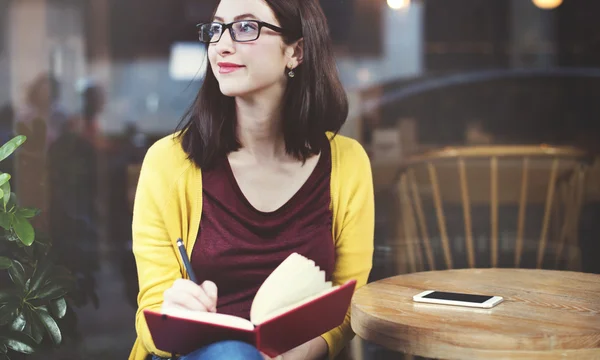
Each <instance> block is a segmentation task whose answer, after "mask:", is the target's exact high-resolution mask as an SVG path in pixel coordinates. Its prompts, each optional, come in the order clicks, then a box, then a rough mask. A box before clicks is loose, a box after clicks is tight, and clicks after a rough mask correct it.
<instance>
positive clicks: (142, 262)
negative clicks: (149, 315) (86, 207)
mask: <svg viewBox="0 0 600 360" xmlns="http://www.w3.org/2000/svg"><path fill="white" fill-rule="evenodd" d="M328 135H330V139H332V140H331V141H330V144H331V160H332V166H331V168H332V169H331V208H332V211H333V239H334V241H335V249H336V262H335V268H334V272H333V279H332V281H333V283H334V284H341V283H344V282H346V281H347V280H349V279H356V281H357V288H358V287H360V286H362V285H364V284H365V283H366V282H367V278H368V276H369V273H370V271H371V267H372V255H373V237H374V197H373V181H372V176H371V167H370V162H369V158H368V157H367V154H366V152H365V151H364V149H363V148H362V146H361V145H360V144H359V143H358V142H357V141H355V140H352V139H350V138H347V137H344V136H341V135H337V136H335V137H332V136H331V134H328ZM201 214H202V175H201V172H200V169H199V168H198V167H197V166H195V165H194V163H193V162H192V161H190V160H189V159H188V158H187V156H186V154H185V153H184V152H183V150H182V148H181V145H180V142H179V140H178V139H177V138H175V137H174V136H172V135H169V136H167V137H165V138H163V139H161V140H159V141H158V142H156V143H155V144H154V145H152V146H151V147H150V149H149V150H148V152H147V154H146V157H145V159H144V162H143V165H142V169H141V173H140V178H139V182H138V186H137V191H136V196H135V205H134V210H133V226H132V228H133V253H134V255H135V259H136V263H137V271H138V278H139V286H140V289H139V294H138V310H137V313H136V321H135V326H136V331H137V339H136V341H135V344H134V346H133V349H132V351H131V354H130V355H129V360H145V359H146V357H147V356H148V354H150V353H152V354H155V355H158V356H162V357H169V356H170V355H171V354H168V353H165V352H163V351H160V350H157V349H156V347H155V346H154V342H153V341H152V337H151V335H150V332H149V330H148V326H147V324H146V321H145V319H144V316H143V312H142V311H143V310H144V309H152V310H156V311H160V308H161V305H162V302H163V293H164V291H165V290H166V289H168V288H169V287H171V285H172V284H173V282H174V281H175V280H176V279H178V278H182V277H184V278H188V276H187V273H186V272H185V270H184V267H183V264H182V263H181V262H180V260H179V256H178V250H177V245H176V240H177V238H181V239H183V241H184V243H185V246H186V248H187V251H188V253H189V254H188V255H190V256H191V251H192V249H193V248H194V242H195V241H196V238H197V235H198V228H199V225H200V216H201ZM322 336H323V338H324V339H325V341H326V342H327V345H328V348H329V358H330V359H333V358H335V357H336V356H337V354H338V353H339V352H340V351H341V350H342V348H343V347H344V346H345V345H346V344H347V343H348V341H350V340H351V339H352V337H353V336H354V333H353V332H352V329H351V327H350V310H348V313H347V314H346V319H345V321H344V323H343V324H342V325H341V326H339V327H337V328H335V329H333V330H331V331H329V332H327V333H325V334H323V335H322Z"/></svg>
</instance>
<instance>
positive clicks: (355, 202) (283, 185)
mask: <svg viewBox="0 0 600 360" xmlns="http://www.w3.org/2000/svg"><path fill="white" fill-rule="evenodd" d="M199 29H200V40H201V41H203V42H207V43H208V44H209V45H208V60H209V64H210V69H209V71H207V74H206V78H205V79H204V82H203V85H202V88H201V90H200V92H199V94H198V96H197V98H196V100H195V102H194V104H193V106H192V107H191V108H190V110H189V111H188V114H187V115H186V117H185V118H184V121H183V122H182V124H183V125H182V128H181V131H179V132H178V133H177V135H176V136H169V137H167V138H164V139H162V140H159V141H158V142H157V143H156V144H154V145H153V146H152V147H151V149H149V151H148V153H147V155H146V158H145V160H144V163H143V166H142V171H141V174H140V180H139V184H138V189H137V193H136V199H135V209H134V219H133V251H134V254H135V257H136V262H137V267H138V273H139V283H140V293H139V296H138V302H139V309H138V312H137V316H136V329H137V333H138V339H137V341H136V344H135V345H134V349H133V351H132V353H131V356H130V359H136V360H137V359H139V360H142V359H147V358H148V359H149V358H153V359H161V358H169V356H170V355H169V354H167V353H164V352H162V351H159V350H157V349H156V347H155V345H154V343H153V341H152V338H151V336H150V333H149V331H148V328H147V325H146V323H145V320H144V316H143V313H142V311H143V310H144V309H152V310H157V311H158V310H161V309H162V311H168V310H170V309H175V308H186V309H191V310H196V311H217V312H219V313H226V314H232V315H236V316H242V317H245V318H248V316H249V309H250V304H251V302H252V299H253V297H254V295H255V293H256V291H257V289H258V287H259V286H260V285H261V283H262V282H263V281H264V280H265V279H266V277H267V276H268V275H269V274H270V273H271V272H272V271H273V270H274V269H275V268H276V267H277V265H279V264H280V263H281V262H282V261H283V260H284V259H285V258H286V257H287V256H288V255H289V254H290V253H292V252H298V253H300V254H302V255H304V256H306V257H307V258H309V259H312V260H314V261H315V263H316V264H317V265H318V266H319V267H320V268H321V269H322V270H324V271H325V273H326V276H327V278H328V279H329V280H331V281H332V282H333V283H334V284H341V283H344V282H346V281H347V280H349V279H356V281H357V287H358V286H361V285H363V284H365V283H366V281H367V278H368V276H369V272H370V270H371V266H372V264H371V261H372V260H371V259H372V253H373V228H374V208H373V187H372V178H371V170H370V164H369V160H368V158H367V155H366V153H365V151H364V150H363V148H362V147H361V146H360V145H359V144H358V143H357V142H356V141H354V140H351V139H348V138H345V137H343V136H340V135H335V134H336V133H337V132H338V131H339V129H340V128H341V126H342V125H343V123H344V121H345V118H346V116H347V114H348V104H347V99H346V96H345V93H344V91H343V88H342V86H341V84H340V81H339V79H338V76H337V71H336V67H335V61H334V58H333V54H332V50H331V43H330V38H329V35H328V27H327V23H326V19H325V16H324V15H323V12H322V10H321V8H320V6H319V4H318V0H222V1H221V2H220V4H219V5H218V7H217V9H216V11H215V13H214V17H213V19H212V23H208V24H203V25H200V26H199ZM178 238H182V239H183V240H184V242H185V245H186V248H187V251H188V254H189V256H190V258H191V263H192V268H193V271H194V273H195V275H196V277H197V281H198V284H200V285H196V284H195V283H193V282H192V281H190V280H188V279H187V274H186V273H185V271H184V268H183V265H182V264H181V262H180V261H179V260H178V259H179V258H178V256H177V247H176V240H177V239H178ZM182 274H183V275H182ZM182 277H185V279H182ZM290 331H293V330H292V329H290ZM352 336H353V334H352V331H351V328H350V316H349V313H348V315H347V317H346V320H345V321H344V323H343V324H342V325H341V326H339V327H338V328H336V329H333V330H331V331H329V332H327V333H325V334H323V335H322V336H319V337H317V338H315V339H312V340H310V341H308V342H307V343H305V344H303V345H301V346H299V347H297V348H295V349H293V350H291V351H289V352H288V353H286V354H283V356H282V357H283V359H285V360H289V359H320V358H325V357H329V358H334V357H336V356H337V354H338V353H339V352H340V350H341V349H342V348H343V347H344V346H345V345H346V344H347V342H348V341H349V340H350V339H351V337H352ZM149 354H153V357H149ZM220 358H222V359H237V358H244V359H255V358H260V359H262V356H261V354H260V353H259V352H258V351H257V350H256V349H255V348H253V347H251V346H250V345H246V344H243V343H237V342H222V343H216V344H213V345H209V346H207V347H205V348H201V349H198V351H196V352H194V353H191V354H188V355H186V356H183V357H181V358H180V359H181V360H191V359H194V360H196V359H220Z"/></svg>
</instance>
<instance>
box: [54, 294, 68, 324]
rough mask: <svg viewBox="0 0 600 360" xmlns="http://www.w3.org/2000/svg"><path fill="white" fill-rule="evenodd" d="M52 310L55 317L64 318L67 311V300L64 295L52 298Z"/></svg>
mask: <svg viewBox="0 0 600 360" xmlns="http://www.w3.org/2000/svg"><path fill="white" fill-rule="evenodd" d="M50 312H51V313H52V315H54V317H56V318H58V319H62V318H63V317H64V316H65V314H66V313H67V301H66V300H65V298H64V297H61V298H59V299H55V300H52V302H50Z"/></svg>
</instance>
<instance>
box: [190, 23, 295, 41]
mask: <svg viewBox="0 0 600 360" xmlns="http://www.w3.org/2000/svg"><path fill="white" fill-rule="evenodd" d="M240 22H254V23H256V24H258V31H257V35H256V39H252V40H242V41H239V40H237V39H236V35H235V32H233V33H232V31H231V29H232V28H233V25H234V24H236V23H240ZM209 24H219V25H221V26H222V31H221V36H219V40H217V41H209V42H205V41H202V40H200V42H202V43H204V44H216V43H218V42H219V41H220V40H221V38H222V37H223V34H224V33H225V31H227V29H229V35H230V36H231V39H232V40H233V41H235V42H250V41H256V40H258V38H259V37H260V34H261V33H262V28H263V27H266V28H268V29H271V30H273V31H276V32H278V33H280V34H283V35H290V34H291V32H290V31H288V30H286V29H284V28H281V27H279V26H277V25H273V24H269V23H267V22H264V21H260V20H255V19H245V20H236V21H233V22H230V23H229V24H225V23H222V22H218V21H211V22H208V23H200V24H196V28H197V29H198V31H199V32H200V31H201V27H202V26H203V25H209Z"/></svg>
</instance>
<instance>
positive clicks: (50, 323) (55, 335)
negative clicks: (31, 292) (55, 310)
mask: <svg viewBox="0 0 600 360" xmlns="http://www.w3.org/2000/svg"><path fill="white" fill-rule="evenodd" d="M34 311H35V313H36V314H37V316H38V318H39V319H40V320H41V322H42V324H43V325H44V328H45V329H46V332H47V333H48V335H50V338H51V339H52V342H54V344H56V345H59V344H60V343H61V341H62V334H61V332H60V328H59V327H58V325H57V324H56V321H55V320H54V318H53V317H52V316H51V315H50V313H49V312H48V311H47V310H45V309H43V308H36V309H35V310H34Z"/></svg>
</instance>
